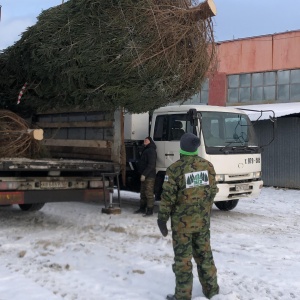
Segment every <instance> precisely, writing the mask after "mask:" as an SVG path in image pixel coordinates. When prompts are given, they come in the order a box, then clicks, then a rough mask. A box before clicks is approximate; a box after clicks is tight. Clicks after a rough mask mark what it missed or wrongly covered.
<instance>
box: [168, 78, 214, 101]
mask: <svg viewBox="0 0 300 300" xmlns="http://www.w3.org/2000/svg"><path fill="white" fill-rule="evenodd" d="M208 90H209V80H208V78H206V79H205V80H204V82H203V83H202V86H201V90H200V92H199V93H197V94H195V95H194V96H192V97H191V98H190V99H188V100H186V101H185V102H183V103H182V102H180V101H179V102H176V103H173V104H195V105H197V104H208ZM171 105H172V104H171Z"/></svg>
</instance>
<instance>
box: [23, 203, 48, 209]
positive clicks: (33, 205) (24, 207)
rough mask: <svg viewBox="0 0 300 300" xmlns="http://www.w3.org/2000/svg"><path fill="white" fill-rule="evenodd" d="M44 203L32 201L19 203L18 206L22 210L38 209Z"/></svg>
mask: <svg viewBox="0 0 300 300" xmlns="http://www.w3.org/2000/svg"><path fill="white" fill-rule="evenodd" d="M44 205H45V203H33V204H19V207H20V208H21V210H23V211H38V210H40V209H41V208H42V207H43V206H44Z"/></svg>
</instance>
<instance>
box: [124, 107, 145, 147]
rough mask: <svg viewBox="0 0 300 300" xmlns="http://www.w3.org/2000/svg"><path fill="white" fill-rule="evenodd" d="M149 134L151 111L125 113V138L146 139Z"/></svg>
mask: <svg viewBox="0 0 300 300" xmlns="http://www.w3.org/2000/svg"><path fill="white" fill-rule="evenodd" d="M148 135H149V113H148V112H147V113H143V114H130V113H125V114H124V139H125V140H132V141H138V140H144V138H145V137H146V136H148Z"/></svg>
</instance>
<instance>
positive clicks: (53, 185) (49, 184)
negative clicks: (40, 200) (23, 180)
mask: <svg viewBox="0 0 300 300" xmlns="http://www.w3.org/2000/svg"><path fill="white" fill-rule="evenodd" d="M67 187H68V182H67V181H42V182H41V188H42V189H65V188H67Z"/></svg>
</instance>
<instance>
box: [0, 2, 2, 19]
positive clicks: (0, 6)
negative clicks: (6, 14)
mask: <svg viewBox="0 0 300 300" xmlns="http://www.w3.org/2000/svg"><path fill="white" fill-rule="evenodd" d="M1 8H2V5H1V4H0V21H1Z"/></svg>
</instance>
